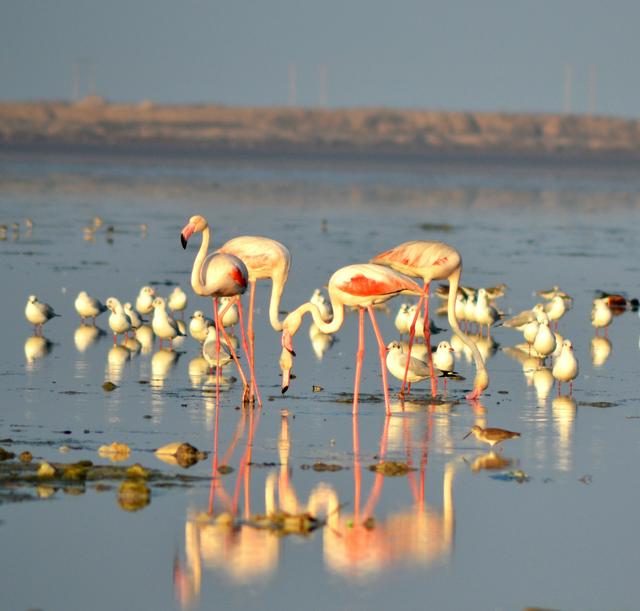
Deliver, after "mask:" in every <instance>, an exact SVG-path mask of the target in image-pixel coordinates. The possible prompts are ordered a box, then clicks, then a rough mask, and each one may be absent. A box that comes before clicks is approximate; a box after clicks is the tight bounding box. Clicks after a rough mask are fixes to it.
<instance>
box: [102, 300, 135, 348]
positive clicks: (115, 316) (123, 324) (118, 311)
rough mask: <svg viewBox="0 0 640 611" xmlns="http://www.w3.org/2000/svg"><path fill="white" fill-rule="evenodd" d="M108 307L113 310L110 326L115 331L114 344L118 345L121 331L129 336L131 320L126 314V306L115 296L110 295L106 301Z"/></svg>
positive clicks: (110, 316)
mask: <svg viewBox="0 0 640 611" xmlns="http://www.w3.org/2000/svg"><path fill="white" fill-rule="evenodd" d="M106 304H107V308H109V310H111V314H110V315H109V328H110V329H111V331H113V345H114V346H115V345H116V342H117V338H118V335H120V334H121V333H124V334H125V337H128V335H127V334H128V333H129V331H130V330H131V321H130V320H129V317H128V316H127V315H126V313H125V311H124V308H123V307H122V304H121V303H120V301H118V300H117V299H116V298H115V297H109V298H108V299H107V301H106Z"/></svg>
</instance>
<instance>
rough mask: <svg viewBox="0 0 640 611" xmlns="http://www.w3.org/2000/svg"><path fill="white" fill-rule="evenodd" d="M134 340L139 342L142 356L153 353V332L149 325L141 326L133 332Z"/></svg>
mask: <svg viewBox="0 0 640 611" xmlns="http://www.w3.org/2000/svg"><path fill="white" fill-rule="evenodd" d="M135 334H136V339H137V340H138V342H140V346H141V351H142V354H151V352H152V351H153V330H152V329H151V327H150V326H149V325H142V326H141V327H138V328H137V329H136V331H135Z"/></svg>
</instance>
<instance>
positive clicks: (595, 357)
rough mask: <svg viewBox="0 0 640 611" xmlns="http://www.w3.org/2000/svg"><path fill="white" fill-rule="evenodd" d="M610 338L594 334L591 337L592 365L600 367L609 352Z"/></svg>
mask: <svg viewBox="0 0 640 611" xmlns="http://www.w3.org/2000/svg"><path fill="white" fill-rule="evenodd" d="M611 347H612V346H611V340H610V339H609V338H608V337H601V336H599V335H595V336H594V337H592V338H591V360H592V362H593V366H594V367H602V366H603V365H604V364H605V363H606V362H607V359H608V358H609V355H610V354H611Z"/></svg>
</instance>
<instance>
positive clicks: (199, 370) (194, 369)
mask: <svg viewBox="0 0 640 611" xmlns="http://www.w3.org/2000/svg"><path fill="white" fill-rule="evenodd" d="M187 371H188V374H189V380H191V386H192V387H193V388H200V387H201V386H202V385H203V384H204V382H205V380H206V379H207V376H208V375H209V363H207V361H206V360H205V359H204V357H202V356H196V357H195V358H193V359H191V360H190V361H189V367H188V370H187Z"/></svg>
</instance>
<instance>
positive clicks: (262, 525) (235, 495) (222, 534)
mask: <svg viewBox="0 0 640 611" xmlns="http://www.w3.org/2000/svg"><path fill="white" fill-rule="evenodd" d="M396 407H397V406H396ZM405 408H406V405H405ZM424 412H425V410H424V406H420V412H418V413H420V414H423V413H424ZM259 414H260V412H259V411H258V412H256V411H254V410H242V412H241V415H240V418H239V421H238V425H237V427H236V430H235V432H234V435H233V437H232V439H231V443H230V445H229V448H228V449H227V451H226V452H225V454H224V455H223V456H222V457H219V452H218V434H219V420H218V419H219V411H218V410H216V415H215V429H214V453H213V456H212V463H213V464H212V469H213V473H214V474H215V478H214V480H213V482H212V488H211V494H210V499H209V508H208V510H207V511H206V512H205V511H202V510H200V511H197V510H195V509H192V510H190V511H189V513H188V518H187V521H186V525H185V548H184V550H185V560H184V561H182V560H181V559H180V558H179V557H178V558H176V559H175V561H174V586H175V590H176V595H177V597H178V600H179V601H180V603H181V604H182V606H183V607H188V606H190V605H192V604H194V603H195V601H196V600H197V598H198V596H199V592H200V588H201V584H202V579H203V570H204V569H208V570H212V571H216V572H220V573H222V574H224V575H225V576H226V577H227V578H229V579H231V580H232V581H233V582H234V583H237V584H246V583H255V582H256V581H257V580H266V579H268V578H269V577H270V576H271V575H273V573H274V572H275V570H276V569H277V566H278V562H279V558H280V555H281V547H282V545H283V541H284V539H283V535H287V534H308V533H309V532H310V530H309V529H308V526H309V524H311V525H312V527H311V530H313V529H314V528H315V527H316V526H315V525H316V524H317V525H318V526H321V527H322V546H323V557H324V561H325V564H326V566H327V568H328V569H329V570H330V571H331V572H333V573H336V574H338V575H340V576H342V577H344V578H346V579H348V580H355V581H358V582H361V581H363V580H366V579H370V578H373V577H375V576H376V575H378V574H379V573H380V572H382V571H384V570H387V569H388V568H390V567H399V566H414V565H418V566H422V567H427V566H431V565H433V564H434V563H442V562H446V561H447V559H448V558H449V557H450V554H451V552H452V550H453V540H454V531H455V512H454V501H453V479H454V473H455V463H454V462H453V461H451V462H449V463H447V464H446V465H445V467H444V473H443V475H442V482H441V486H442V488H441V490H442V508H441V509H438V508H437V507H436V506H432V505H431V504H430V503H429V502H428V501H427V483H428V482H435V481H436V480H435V479H433V478H429V480H427V477H426V471H427V465H428V448H429V439H430V435H431V429H432V426H433V425H432V422H433V421H432V419H428V421H427V424H426V426H424V427H423V428H424V430H422V429H421V430H420V435H419V436H418V437H419V438H418V440H417V441H415V440H414V438H413V435H411V427H412V425H414V424H415V423H417V422H418V421H420V422H421V424H422V423H424V420H422V419H418V418H413V419H412V418H409V417H398V416H394V417H391V416H387V417H386V418H385V421H384V425H383V431H382V434H381V437H380V445H379V448H378V452H377V456H378V457H379V458H378V462H377V463H376V465H377V466H378V467H382V468H381V469H378V472H377V473H375V475H373V476H370V475H369V474H368V469H366V468H365V467H366V466H368V465H363V460H362V456H361V453H360V439H359V432H358V420H357V417H355V418H354V419H353V465H352V473H353V501H351V500H350V499H341V498H340V496H339V494H338V492H337V491H336V489H335V488H334V487H333V486H332V485H330V484H329V483H327V482H325V481H321V482H319V483H318V484H316V485H315V486H314V487H313V489H312V490H311V492H310V493H309V496H308V499H307V500H306V501H304V500H302V499H300V498H299V495H298V493H297V492H296V489H295V486H294V484H293V481H292V471H291V468H290V454H291V447H292V438H291V431H290V427H289V419H288V413H287V412H283V414H282V417H281V426H280V434H279V437H278V450H277V451H278V460H279V464H280V466H279V468H278V469H276V470H274V471H271V472H270V473H268V474H267V475H266V477H265V480H264V513H255V510H253V511H252V507H251V505H250V499H251V492H250V490H251V483H252V482H251V467H250V463H251V452H252V446H253V438H254V435H255V433H256V430H257V427H258V423H259ZM392 420H395V421H397V422H394V423H393V425H392V422H391V421H392ZM247 424H248V429H249V432H248V435H247V439H246V445H245V449H244V452H243V454H242V456H241V458H240V460H239V467H238V469H237V472H236V474H235V478H234V479H235V483H234V484H233V485H231V484H230V483H229V482H230V481H232V480H231V478H228V477H226V478H225V477H220V476H219V475H218V474H219V472H220V470H221V467H222V466H223V465H226V464H228V461H229V460H230V459H231V457H232V455H233V454H234V451H235V449H236V447H237V445H238V443H239V439H240V438H241V437H243V435H244V433H245V429H246V428H247ZM396 426H399V427H400V429H402V433H401V435H400V439H398V443H400V446H401V447H400V450H401V452H402V454H403V456H404V457H405V459H406V463H405V466H406V469H407V471H406V474H405V475H404V476H403V482H406V491H407V501H408V502H407V504H406V505H405V506H401V507H400V508H397V507H392V508H391V509H390V510H389V511H388V513H387V514H386V515H383V516H380V517H377V516H376V515H375V510H376V507H378V506H379V504H380V499H381V497H382V494H383V492H384V484H385V480H386V479H387V476H386V475H385V474H384V469H383V468H384V467H385V466H386V465H388V464H392V463H387V462H386V456H387V454H388V451H389V436H390V433H391V432H392V431H393V430H394V429H395V428H396ZM416 452H417V456H416V455H415V454H416ZM365 479H366V480H370V479H371V480H372V485H371V488H370V491H369V494H368V496H366V497H365V495H364V489H365V483H366V482H365ZM227 488H229V490H227ZM395 494H397V489H394V495H395ZM243 498H244V504H242V499H243ZM401 503H402V501H401ZM348 506H349V507H353V510H352V511H345V507H348ZM317 520H320V522H317Z"/></svg>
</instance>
